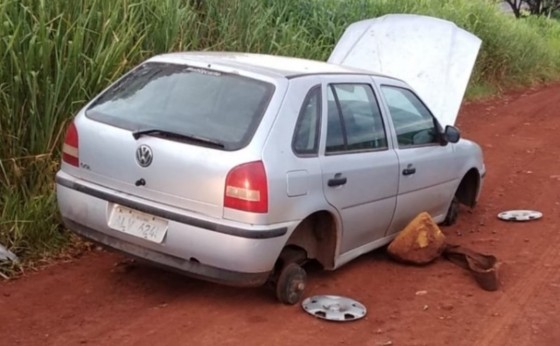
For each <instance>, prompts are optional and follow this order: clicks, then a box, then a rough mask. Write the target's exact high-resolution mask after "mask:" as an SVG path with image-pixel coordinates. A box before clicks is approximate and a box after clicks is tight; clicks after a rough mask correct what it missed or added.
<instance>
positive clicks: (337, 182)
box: [327, 173, 346, 187]
mask: <svg viewBox="0 0 560 346" xmlns="http://www.w3.org/2000/svg"><path fill="white" fill-rule="evenodd" d="M344 184H346V177H343V176H342V173H336V174H335V175H334V178H332V179H329V181H328V182H327V185H329V187H335V186H341V185H344Z"/></svg>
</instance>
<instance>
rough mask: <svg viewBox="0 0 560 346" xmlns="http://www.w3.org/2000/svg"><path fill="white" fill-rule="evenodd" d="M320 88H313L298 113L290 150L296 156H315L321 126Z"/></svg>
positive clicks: (317, 149)
mask: <svg viewBox="0 0 560 346" xmlns="http://www.w3.org/2000/svg"><path fill="white" fill-rule="evenodd" d="M320 119H321V87H320V86H316V87H313V88H312V89H311V90H310V91H309V93H308V94H307V96H306V97H305V100H304V101H303V105H302V107H301V110H300V112H299V117H298V121H297V124H296V129H295V132H294V138H293V141H292V148H293V150H294V152H295V153H296V154H299V155H304V156H305V155H312V156H316V155H317V153H318V151H319V132H320V125H321V121H320Z"/></svg>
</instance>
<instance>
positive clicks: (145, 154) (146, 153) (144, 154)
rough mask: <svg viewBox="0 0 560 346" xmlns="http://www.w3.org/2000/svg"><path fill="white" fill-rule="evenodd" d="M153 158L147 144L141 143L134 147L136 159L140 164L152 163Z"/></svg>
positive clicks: (143, 165)
mask: <svg viewBox="0 0 560 346" xmlns="http://www.w3.org/2000/svg"><path fill="white" fill-rule="evenodd" d="M153 159H154V154H153V153H152V149H151V148H150V147H149V146H147V145H145V144H142V145H141V146H139V147H138V149H136V161H138V164H139V165H140V166H142V167H148V166H149V165H150V164H151V163H152V160H153Z"/></svg>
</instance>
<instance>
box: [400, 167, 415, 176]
mask: <svg viewBox="0 0 560 346" xmlns="http://www.w3.org/2000/svg"><path fill="white" fill-rule="evenodd" d="M414 173H416V168H414V167H413V166H412V165H408V166H407V167H406V168H405V169H403V171H402V174H403V175H412V174H414Z"/></svg>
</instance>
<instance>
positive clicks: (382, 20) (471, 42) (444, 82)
mask: <svg viewBox="0 0 560 346" xmlns="http://www.w3.org/2000/svg"><path fill="white" fill-rule="evenodd" d="M480 44H481V40H480V39H479V38H478V37H476V36H474V35H473V34H471V33H469V32H467V31H465V30H463V29H460V28H459V27H457V26H456V25H455V24H453V23H451V22H448V21H445V20H441V19H438V18H433V17H426V16H419V15H408V14H390V15H385V16H383V17H379V18H375V19H368V20H364V21H360V22H356V23H353V24H351V25H350V26H349V27H348V28H347V29H346V31H345V32H344V34H343V35H342V37H341V38H340V40H339V41H338V43H337V45H336V47H335V49H334V50H333V52H332V54H331V56H330V57H329V60H328V62H330V63H334V64H340V65H345V66H351V67H356V68H360V69H365V70H370V71H373V72H378V73H382V74H386V75H388V76H391V77H395V78H399V79H402V80H403V81H405V82H407V83H408V84H409V85H410V86H411V87H412V88H413V89H414V90H415V91H416V92H417V93H418V95H419V96H420V97H421V98H422V100H424V102H425V103H426V104H427V105H428V107H429V108H430V110H431V111H432V112H433V114H434V116H436V118H437V119H438V120H439V121H440V123H441V124H442V125H443V126H445V125H453V124H455V120H456V119H457V114H458V112H459V107H460V106H461V101H462V100H463V96H464V94H465V89H466V88H467V84H468V81H469V78H470V75H471V72H472V69H473V66H474V63H475V60H476V56H477V55H478V50H479V48H480Z"/></svg>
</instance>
